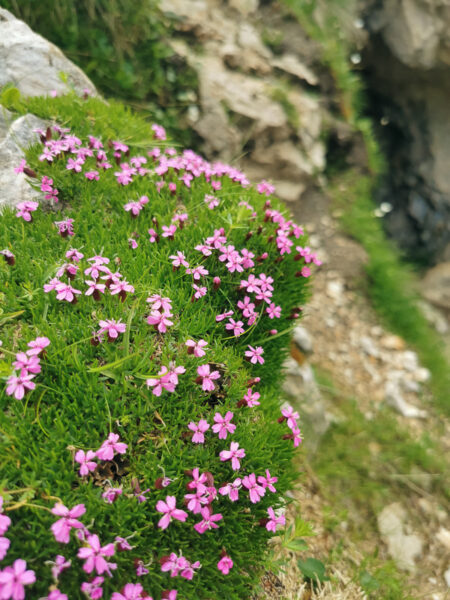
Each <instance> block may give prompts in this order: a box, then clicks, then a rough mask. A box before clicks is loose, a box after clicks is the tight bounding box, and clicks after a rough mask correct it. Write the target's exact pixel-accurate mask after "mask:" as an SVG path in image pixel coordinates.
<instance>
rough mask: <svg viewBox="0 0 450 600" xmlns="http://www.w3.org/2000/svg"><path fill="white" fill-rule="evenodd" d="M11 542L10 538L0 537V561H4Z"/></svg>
mask: <svg viewBox="0 0 450 600" xmlns="http://www.w3.org/2000/svg"><path fill="white" fill-rule="evenodd" d="M10 544H11V542H10V541H9V540H8V538H6V537H3V536H0V560H3V559H4V558H5V556H6V554H7V552H8V548H9V546H10Z"/></svg>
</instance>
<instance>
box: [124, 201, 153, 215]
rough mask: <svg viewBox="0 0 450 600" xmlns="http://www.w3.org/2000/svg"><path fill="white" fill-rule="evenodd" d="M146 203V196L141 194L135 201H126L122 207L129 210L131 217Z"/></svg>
mask: <svg viewBox="0 0 450 600" xmlns="http://www.w3.org/2000/svg"><path fill="white" fill-rule="evenodd" d="M146 204H148V197H147V196H141V197H140V198H139V200H137V201H136V202H128V203H127V204H125V206H124V209H125V210H126V211H127V212H129V213H130V215H131V216H132V217H133V218H136V217H137V216H138V215H139V213H140V212H141V210H142V209H143V208H144V206H145V205H146Z"/></svg>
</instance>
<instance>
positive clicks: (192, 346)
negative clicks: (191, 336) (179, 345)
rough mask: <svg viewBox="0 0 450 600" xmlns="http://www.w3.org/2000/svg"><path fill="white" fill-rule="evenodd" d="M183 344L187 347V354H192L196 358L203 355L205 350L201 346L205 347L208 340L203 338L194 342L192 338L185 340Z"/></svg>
mask: <svg viewBox="0 0 450 600" xmlns="http://www.w3.org/2000/svg"><path fill="white" fill-rule="evenodd" d="M185 345H186V346H187V347H188V354H193V355H194V356H196V357H197V358H200V357H201V356H205V354H206V353H205V351H204V350H203V348H206V346H207V345H208V342H206V341H205V340H199V341H198V342H194V340H187V341H186V342H185Z"/></svg>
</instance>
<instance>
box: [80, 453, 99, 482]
mask: <svg viewBox="0 0 450 600" xmlns="http://www.w3.org/2000/svg"><path fill="white" fill-rule="evenodd" d="M93 458H95V452H93V451H92V450H88V451H87V452H85V451H84V450H78V451H77V452H76V453H75V461H76V462H77V463H79V464H80V465H81V468H80V470H79V474H80V475H81V477H85V476H86V475H89V473H91V472H92V471H95V469H96V468H97V463H96V462H95V461H94V460H92V459H93Z"/></svg>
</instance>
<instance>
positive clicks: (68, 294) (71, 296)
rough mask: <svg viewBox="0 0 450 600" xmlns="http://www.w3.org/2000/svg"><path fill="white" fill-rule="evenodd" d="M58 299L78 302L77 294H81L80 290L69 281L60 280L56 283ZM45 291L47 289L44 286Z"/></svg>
mask: <svg viewBox="0 0 450 600" xmlns="http://www.w3.org/2000/svg"><path fill="white" fill-rule="evenodd" d="M50 283H51V282H50ZM55 290H56V299H57V300H65V301H66V302H72V303H75V302H76V296H77V295H79V294H81V291H80V290H76V289H75V288H74V287H72V286H71V285H70V284H68V283H63V282H59V283H57V284H56V287H55ZM44 291H47V290H46V289H45V286H44Z"/></svg>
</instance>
